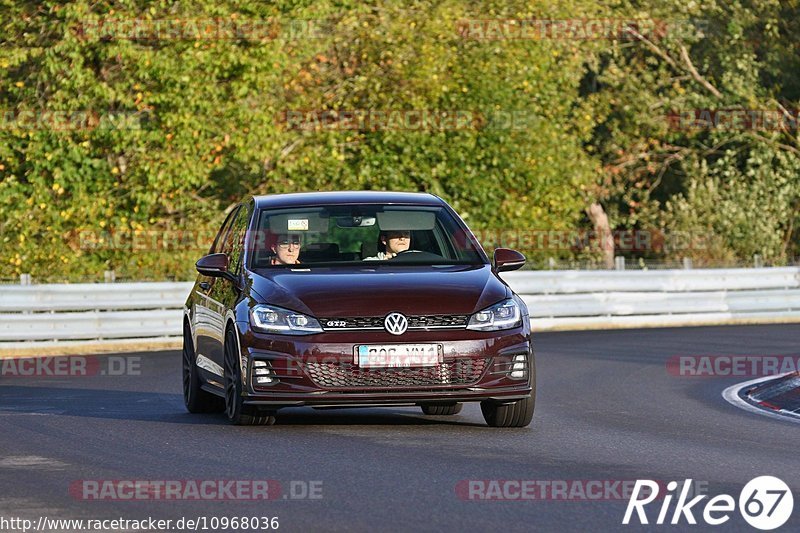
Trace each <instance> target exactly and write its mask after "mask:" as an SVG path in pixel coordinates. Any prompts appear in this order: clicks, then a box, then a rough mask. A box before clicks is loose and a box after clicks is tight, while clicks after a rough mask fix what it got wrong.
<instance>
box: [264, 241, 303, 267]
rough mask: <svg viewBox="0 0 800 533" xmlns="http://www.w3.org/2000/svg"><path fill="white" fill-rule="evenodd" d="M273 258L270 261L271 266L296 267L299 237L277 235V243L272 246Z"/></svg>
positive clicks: (298, 261)
mask: <svg viewBox="0 0 800 533" xmlns="http://www.w3.org/2000/svg"><path fill="white" fill-rule="evenodd" d="M272 253H274V254H275V256H274V257H273V258H272V259H271V260H270V264H272V265H296V264H298V263H300V260H299V259H298V256H299V255H300V236H299V235H279V236H278V241H277V242H276V243H275V244H273V245H272Z"/></svg>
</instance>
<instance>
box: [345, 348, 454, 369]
mask: <svg viewBox="0 0 800 533" xmlns="http://www.w3.org/2000/svg"><path fill="white" fill-rule="evenodd" d="M441 354H442V345H441V344H369V345H361V346H357V351H356V364H357V365H358V366H359V367H361V368H409V367H417V366H436V365H438V364H439V363H441V362H442V355H441Z"/></svg>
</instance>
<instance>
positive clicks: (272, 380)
mask: <svg viewBox="0 0 800 533" xmlns="http://www.w3.org/2000/svg"><path fill="white" fill-rule="evenodd" d="M253 379H254V380H255V383H254V385H255V386H257V387H259V386H260V387H263V386H270V385H275V384H276V383H278V378H277V377H275V371H274V370H272V367H271V366H270V364H269V361H253Z"/></svg>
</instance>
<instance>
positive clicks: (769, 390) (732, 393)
mask: <svg viewBox="0 0 800 533" xmlns="http://www.w3.org/2000/svg"><path fill="white" fill-rule="evenodd" d="M787 391H788V392H790V393H793V394H794V395H796V396H800V375H799V374H798V373H797V372H789V373H787V374H781V375H779V376H765V377H760V378H757V379H751V380H750V381H745V382H744V383H738V384H736V385H732V386H730V387H728V388H727V389H725V390H724V391H722V397H723V398H724V399H725V401H727V402H728V403H730V404H731V405H733V406H735V407H738V408H740V409H743V410H745V411H749V412H751V413H756V414H759V415H762V416H767V417H769V418H774V419H778V420H783V421H784V422H794V423H796V424H800V412H795V411H792V410H788V409H784V408H783V407H784V406H787V407H788V403H786V402H785V400H784V396H785V395H786V393H787Z"/></svg>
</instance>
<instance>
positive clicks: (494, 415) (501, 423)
mask: <svg viewBox="0 0 800 533" xmlns="http://www.w3.org/2000/svg"><path fill="white" fill-rule="evenodd" d="M535 403H536V402H535V400H534V397H533V395H531V396H528V397H527V398H524V399H522V400H517V401H516V402H511V403H499V402H495V401H491V400H487V401H483V402H481V412H482V413H483V419H484V420H486V423H487V424H488V425H489V426H491V427H495V428H524V427H525V426H527V425H528V424H530V423H531V420H532V419H533V411H534V408H535Z"/></svg>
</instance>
